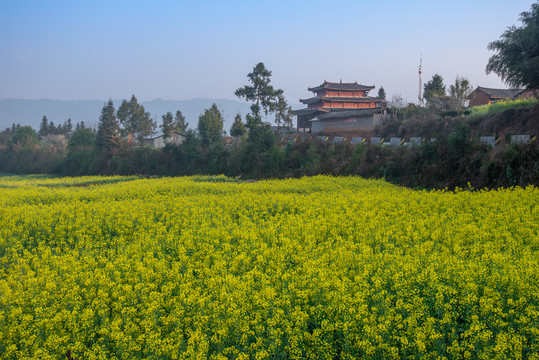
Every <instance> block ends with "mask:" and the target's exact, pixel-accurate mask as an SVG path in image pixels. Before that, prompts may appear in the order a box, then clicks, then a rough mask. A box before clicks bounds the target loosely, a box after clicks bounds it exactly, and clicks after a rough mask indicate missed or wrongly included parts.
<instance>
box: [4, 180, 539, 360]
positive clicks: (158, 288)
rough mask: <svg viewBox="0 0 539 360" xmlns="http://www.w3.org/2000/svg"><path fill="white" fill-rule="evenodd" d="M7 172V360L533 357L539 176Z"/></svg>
mask: <svg viewBox="0 0 539 360" xmlns="http://www.w3.org/2000/svg"><path fill="white" fill-rule="evenodd" d="M232 180H233V179H227V178H225V177H186V178H162V179H138V178H135V177H132V178H121V177H115V178H98V177H95V178H89V177H87V178H71V179H70V178H64V179H47V178H40V177H34V178H25V177H22V178H18V177H3V178H0V358H1V359H60V358H65V354H66V352H67V351H68V350H69V351H71V354H72V355H73V356H74V357H75V358H76V359H138V358H148V359H444V358H445V359H511V358H512V359H539V238H538V234H539V190H538V189H536V188H534V187H532V186H530V187H528V188H526V189H522V188H510V189H500V190H496V191H493V190H481V191H456V192H452V191H415V190H409V189H406V188H402V187H397V186H394V185H391V184H388V183H386V182H384V181H380V180H364V179H361V178H358V177H338V178H334V177H325V176H317V177H308V178H302V179H290V180H268V181H260V182H253V183H249V182H243V183H241V182H235V181H232Z"/></svg>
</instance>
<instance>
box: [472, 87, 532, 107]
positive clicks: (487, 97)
mask: <svg viewBox="0 0 539 360" xmlns="http://www.w3.org/2000/svg"><path fill="white" fill-rule="evenodd" d="M529 95H531V94H528V91H526V90H524V89H492V88H486V87H481V86H478V87H477V88H476V89H475V90H474V91H472V93H471V94H470V104H469V106H470V107H472V106H480V105H487V104H492V103H493V102H497V101H500V100H514V99H520V98H526V97H528V96H529Z"/></svg>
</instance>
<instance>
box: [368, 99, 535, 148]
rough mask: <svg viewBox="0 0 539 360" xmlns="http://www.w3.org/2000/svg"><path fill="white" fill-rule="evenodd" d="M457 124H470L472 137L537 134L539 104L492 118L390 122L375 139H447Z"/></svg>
mask: <svg viewBox="0 0 539 360" xmlns="http://www.w3.org/2000/svg"><path fill="white" fill-rule="evenodd" d="M460 121H465V122H466V123H467V124H468V125H470V130H471V134H472V136H493V135H496V136H499V137H501V138H502V140H504V139H505V137H506V136H507V135H531V136H536V135H539V104H536V105H533V106H526V107H520V108H514V109H507V110H504V111H501V112H499V113H496V114H493V115H482V116H474V117H455V118H445V119H439V118H437V119H432V118H414V119H409V120H406V121H404V122H401V121H395V120H391V121H388V122H386V123H385V124H383V125H382V126H379V127H377V128H376V129H375V133H376V134H377V135H378V136H384V137H386V136H395V137H403V138H407V137H411V136H421V137H436V136H444V135H445V136H447V135H448V134H449V133H450V132H451V131H453V128H454V126H455V125H456V124H457V123H459V122H460Z"/></svg>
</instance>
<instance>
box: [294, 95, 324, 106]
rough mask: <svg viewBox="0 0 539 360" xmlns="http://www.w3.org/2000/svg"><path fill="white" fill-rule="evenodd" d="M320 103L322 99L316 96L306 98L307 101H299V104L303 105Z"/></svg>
mask: <svg viewBox="0 0 539 360" xmlns="http://www.w3.org/2000/svg"><path fill="white" fill-rule="evenodd" d="M320 101H322V98H321V97H318V96H315V97H312V98H308V99H299V102H301V103H302V104H305V105H309V104H316V103H319V102H320Z"/></svg>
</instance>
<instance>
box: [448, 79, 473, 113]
mask: <svg viewBox="0 0 539 360" xmlns="http://www.w3.org/2000/svg"><path fill="white" fill-rule="evenodd" d="M471 93H472V84H470V81H469V80H468V79H466V78H465V77H462V76H458V75H457V77H456V79H455V84H454V85H450V86H449V96H450V97H451V98H452V99H453V100H454V104H455V107H456V108H457V109H462V108H463V107H464V105H465V103H466V101H467V99H468V97H469V96H470V94H471Z"/></svg>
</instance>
